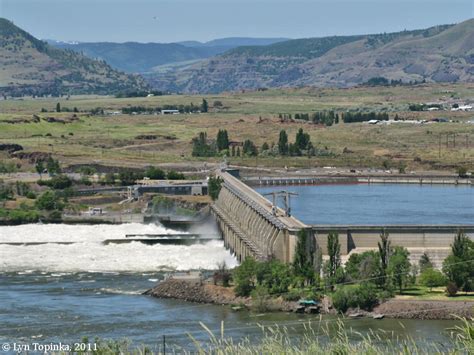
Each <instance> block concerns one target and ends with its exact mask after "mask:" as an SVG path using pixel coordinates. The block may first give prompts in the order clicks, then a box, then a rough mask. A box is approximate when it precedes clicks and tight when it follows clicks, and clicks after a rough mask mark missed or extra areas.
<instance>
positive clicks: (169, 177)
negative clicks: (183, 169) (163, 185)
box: [166, 170, 186, 180]
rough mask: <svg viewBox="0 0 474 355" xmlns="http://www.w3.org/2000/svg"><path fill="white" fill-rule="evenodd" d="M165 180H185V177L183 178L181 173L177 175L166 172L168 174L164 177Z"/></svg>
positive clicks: (175, 172) (176, 173)
mask: <svg viewBox="0 0 474 355" xmlns="http://www.w3.org/2000/svg"><path fill="white" fill-rule="evenodd" d="M166 178H167V179H168V180H185V179H186V177H185V176H184V174H183V173H179V172H177V171H174V170H171V171H168V174H167V175H166Z"/></svg>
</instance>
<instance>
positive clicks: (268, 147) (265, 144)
mask: <svg viewBox="0 0 474 355" xmlns="http://www.w3.org/2000/svg"><path fill="white" fill-rule="evenodd" d="M269 149H270V146H269V145H268V143H267V142H264V143H263V144H262V152H263V151H265V150H269Z"/></svg>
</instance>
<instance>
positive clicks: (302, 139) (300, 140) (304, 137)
mask: <svg viewBox="0 0 474 355" xmlns="http://www.w3.org/2000/svg"><path fill="white" fill-rule="evenodd" d="M310 141H311V138H310V137H309V134H308V133H304V131H303V128H300V129H299V130H298V132H297V133H296V140H295V145H296V147H297V148H298V149H300V150H306V149H307V148H308V144H309V143H310Z"/></svg>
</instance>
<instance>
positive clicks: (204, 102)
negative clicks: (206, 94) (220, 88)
mask: <svg viewBox="0 0 474 355" xmlns="http://www.w3.org/2000/svg"><path fill="white" fill-rule="evenodd" d="M208 110H209V105H208V103H207V100H206V99H202V103H201V112H207V111H208Z"/></svg>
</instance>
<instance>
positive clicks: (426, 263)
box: [418, 252, 433, 273]
mask: <svg viewBox="0 0 474 355" xmlns="http://www.w3.org/2000/svg"><path fill="white" fill-rule="evenodd" d="M418 265H419V266H420V272H421V273H423V271H425V270H426V269H431V268H433V264H432V263H431V259H430V257H429V256H428V254H426V252H425V253H423V254H422V255H421V256H420V260H419V261H418Z"/></svg>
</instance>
